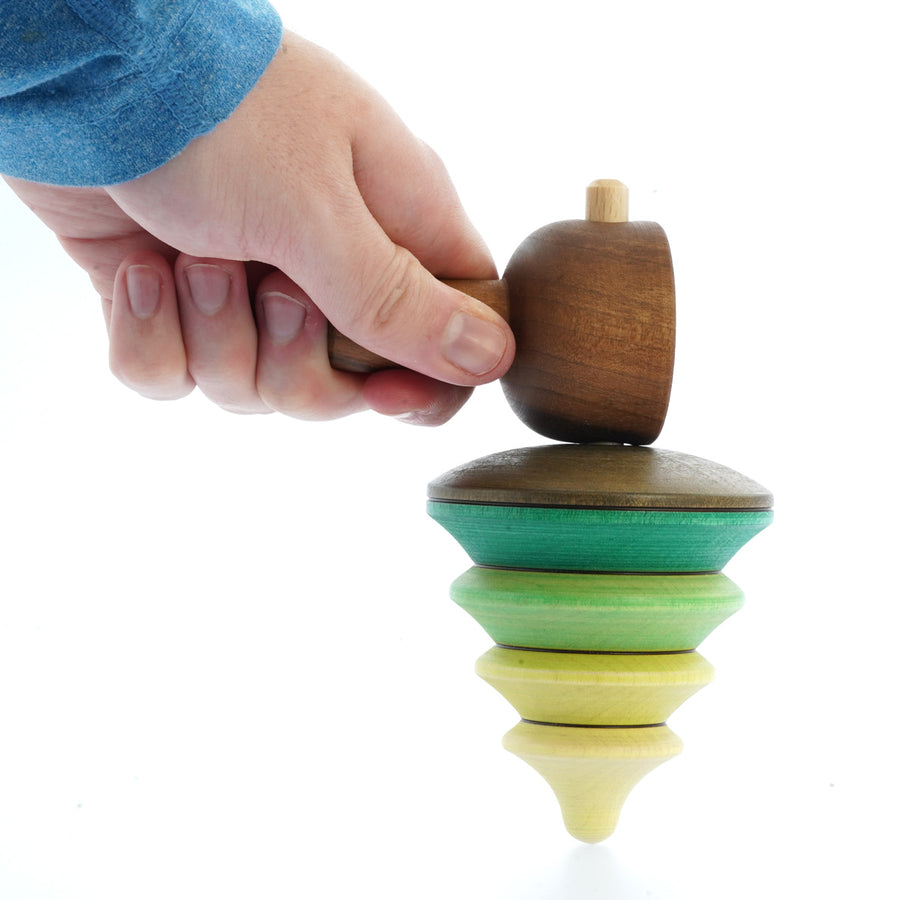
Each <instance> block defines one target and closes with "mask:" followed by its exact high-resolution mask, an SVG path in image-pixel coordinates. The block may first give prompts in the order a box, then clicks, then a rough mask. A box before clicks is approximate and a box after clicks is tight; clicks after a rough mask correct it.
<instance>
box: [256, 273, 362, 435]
mask: <svg viewBox="0 0 900 900" xmlns="http://www.w3.org/2000/svg"><path fill="white" fill-rule="evenodd" d="M256 316H257V320H258V322H259V337H258V348H259V356H258V363H257V368H256V386H257V390H258V391H259V396H260V397H261V399H262V400H263V402H265V403H266V405H267V406H268V407H269V408H271V409H274V410H277V411H278V412H280V413H284V414H285V415H289V416H293V417H295V418H299V419H306V420H324V419H335V418H339V417H341V416H346V415H349V414H351V413H355V412H360V411H362V410H364V409H368V408H369V407H368V403H367V402H366V400H365V398H364V397H363V395H362V387H363V384H364V382H365V378H364V376H360V375H351V374H349V373H347V372H338V371H335V370H334V369H332V368H331V364H330V362H329V360H328V322H327V320H326V319H325V316H324V315H323V314H322V312H321V311H320V310H319V309H318V308H317V307H316V306H315V305H314V304H313V303H312V301H311V300H310V299H309V297H308V296H307V295H306V293H305V292H304V291H303V290H302V289H301V288H299V287H298V286H297V285H296V284H295V283H294V282H293V281H291V280H290V279H289V278H288V277H287V276H286V275H284V274H282V273H281V272H273V273H272V274H270V275H268V276H266V277H265V278H263V280H262V281H261V282H260V284H259V288H258V290H257V298H256Z"/></svg>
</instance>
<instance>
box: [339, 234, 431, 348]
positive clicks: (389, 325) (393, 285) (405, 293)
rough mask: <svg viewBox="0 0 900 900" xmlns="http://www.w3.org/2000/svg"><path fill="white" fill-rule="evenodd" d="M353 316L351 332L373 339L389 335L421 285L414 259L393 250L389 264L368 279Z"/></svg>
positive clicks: (409, 254)
mask: <svg viewBox="0 0 900 900" xmlns="http://www.w3.org/2000/svg"><path fill="white" fill-rule="evenodd" d="M369 284H370V287H369V289H368V290H367V291H365V292H364V293H363V296H362V298H361V300H360V302H359V305H358V307H357V310H356V315H355V316H354V321H353V326H354V330H355V331H356V332H357V333H359V334H362V333H366V334H368V335H369V336H371V337H373V338H376V339H377V338H378V337H380V336H388V335H390V334H391V333H392V332H395V331H397V330H398V328H399V327H400V326H401V325H402V322H401V319H402V318H403V317H404V316H405V315H408V314H409V311H410V309H411V307H412V305H413V303H414V300H415V296H416V293H417V291H418V289H419V287H420V286H421V274H420V267H419V264H418V262H417V261H416V259H415V257H414V256H413V255H412V254H411V253H410V252H409V251H408V250H405V249H403V248H402V247H395V248H394V252H393V254H392V256H391V258H390V260H389V261H388V263H387V264H386V265H385V266H384V267H383V268H382V269H381V271H380V272H379V273H377V274H376V275H375V277H373V278H372V279H370V282H369Z"/></svg>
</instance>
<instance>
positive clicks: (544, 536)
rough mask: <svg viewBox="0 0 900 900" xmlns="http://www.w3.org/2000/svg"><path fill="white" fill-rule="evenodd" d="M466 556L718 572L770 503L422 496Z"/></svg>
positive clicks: (528, 565) (765, 518)
mask: <svg viewBox="0 0 900 900" xmlns="http://www.w3.org/2000/svg"><path fill="white" fill-rule="evenodd" d="M428 514H429V515H430V516H431V517H432V518H434V519H435V520H436V521H437V522H438V523H440V524H441V525H442V526H443V527H444V528H446V530H447V531H449V532H450V534H452V535H453V537H454V538H455V539H456V540H457V541H458V542H459V543H460V545H461V546H462V547H463V549H464V550H465V551H466V553H468V554H469V556H470V558H471V559H472V561H473V562H475V563H477V564H478V565H482V566H500V567H502V568H510V569H544V570H551V571H570V572H571V571H574V572H682V573H685V572H718V571H719V570H721V569H722V568H723V567H724V566H725V564H726V563H727V562H728V561H729V560H730V559H731V558H732V556H734V554H735V553H737V551H738V550H740V548H741V547H742V546H743V545H744V544H746V543H747V541H749V540H750V539H751V538H752V537H754V536H755V535H756V534H758V533H759V532H760V531H762V530H763V529H764V528H765V527H766V526H768V525H769V524H770V523H771V521H772V517H773V513H772V510H770V509H765V510H727V509H726V510H722V509H707V510H654V509H577V508H572V507H538V506H506V505H488V504H485V505H482V504H476V503H456V502H446V501H440V500H429V501H428Z"/></svg>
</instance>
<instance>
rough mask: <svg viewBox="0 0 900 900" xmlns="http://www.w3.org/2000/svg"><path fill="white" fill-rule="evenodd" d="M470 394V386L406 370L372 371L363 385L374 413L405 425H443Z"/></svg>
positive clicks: (365, 395)
mask: <svg viewBox="0 0 900 900" xmlns="http://www.w3.org/2000/svg"><path fill="white" fill-rule="evenodd" d="M471 394H472V388H467V387H459V386H458V385H455V384H445V383H444V382H442V381H435V380H434V379H432V378H428V377H426V376H425V375H420V374H419V373H418V372H411V371H409V369H388V370H386V371H383V372H375V373H374V374H372V375H370V376H369V377H368V378H367V379H366V383H365V386H364V387H363V396H364V397H365V399H366V402H367V403H368V404H369V406H370V407H371V408H372V409H373V410H375V412H378V413H381V414H382V415H386V416H392V417H393V418H395V419H397V420H398V421H400V422H404V423H405V424H407V425H429V426H435V425H443V424H444V423H445V422H448V421H449V420H450V419H451V418H453V416H455V415H456V413H458V412H459V410H460V409H461V408H462V406H463V404H464V403H465V402H466V400H468V399H469V397H470V396H471Z"/></svg>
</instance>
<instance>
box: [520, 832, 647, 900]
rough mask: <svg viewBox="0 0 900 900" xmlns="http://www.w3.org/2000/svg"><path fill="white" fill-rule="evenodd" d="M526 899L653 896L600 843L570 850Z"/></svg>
mask: <svg viewBox="0 0 900 900" xmlns="http://www.w3.org/2000/svg"><path fill="white" fill-rule="evenodd" d="M535 888H536V889H535V890H533V891H529V893H528V894H527V900H601V898H602V900H647V898H648V897H653V896H655V894H654V893H653V892H652V890H650V889H649V888H648V885H647V884H645V883H644V882H643V881H642V880H639V879H638V878H637V877H636V876H635V875H634V873H632V872H631V871H629V870H628V868H627V867H626V866H625V865H624V864H623V863H622V861H621V860H620V859H619V858H618V857H617V856H616V854H615V853H614V852H613V851H612V850H610V849H609V847H607V846H605V845H601V844H594V845H581V846H578V847H574V848H573V849H572V850H571V851H570V852H568V853H567V854H566V855H565V856H563V857H561V858H560V860H559V864H558V866H556V867H555V868H554V869H553V870H552V871H551V872H547V873H545V876H544V877H543V878H542V879H541V884H540V887H537V886H535Z"/></svg>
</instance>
